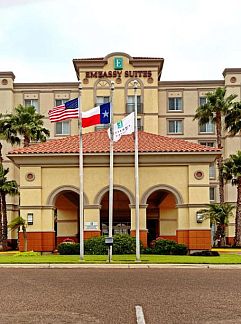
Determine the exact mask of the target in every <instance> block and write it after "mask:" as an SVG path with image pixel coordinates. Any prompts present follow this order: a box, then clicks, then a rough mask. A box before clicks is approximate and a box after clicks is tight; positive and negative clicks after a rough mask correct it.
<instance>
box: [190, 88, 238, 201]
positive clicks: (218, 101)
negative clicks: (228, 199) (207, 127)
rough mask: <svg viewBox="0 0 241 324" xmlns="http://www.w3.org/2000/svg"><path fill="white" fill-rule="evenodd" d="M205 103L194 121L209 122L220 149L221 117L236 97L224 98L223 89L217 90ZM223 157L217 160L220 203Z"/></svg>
mask: <svg viewBox="0 0 241 324" xmlns="http://www.w3.org/2000/svg"><path fill="white" fill-rule="evenodd" d="M206 96H207V101H206V103H205V104H204V105H201V106H200V107H198V108H197V110H196V114H195V116H194V119H198V121H199V124H200V125H204V124H206V123H208V122H209V121H211V122H213V123H214V124H215V126H216V139H217V147H218V148H219V149H221V148H222V116H225V115H226V113H227V111H228V109H229V108H230V107H231V106H232V105H233V100H234V99H235V98H236V97H237V95H233V94H231V95H229V96H226V89H225V88H220V87H219V88H217V89H215V91H213V92H208V93H207V94H206ZM222 165H223V157H222V156H220V157H219V158H218V159H217V166H218V175H219V176H218V178H219V199H220V203H224V181H223V177H222Z"/></svg>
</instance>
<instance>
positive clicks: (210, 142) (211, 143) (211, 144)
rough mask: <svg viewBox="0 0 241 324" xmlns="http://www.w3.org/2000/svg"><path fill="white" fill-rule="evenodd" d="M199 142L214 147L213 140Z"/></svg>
mask: <svg viewBox="0 0 241 324" xmlns="http://www.w3.org/2000/svg"><path fill="white" fill-rule="evenodd" d="M199 144H201V145H205V146H209V147H215V144H216V143H215V141H199Z"/></svg>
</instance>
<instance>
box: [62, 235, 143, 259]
mask: <svg viewBox="0 0 241 324" xmlns="http://www.w3.org/2000/svg"><path fill="white" fill-rule="evenodd" d="M79 249H80V246H79V243H61V244H59V245H58V252H59V254H79V253H80V250H79ZM140 249H141V251H142V250H143V247H142V244H140ZM84 253H85V254H94V255H105V254H106V255H107V254H108V247H107V245H106V244H105V236H99V237H92V238H90V239H88V240H85V241H84ZM135 253H136V239H135V237H131V236H130V235H128V234H118V235H114V236H113V254H135Z"/></svg>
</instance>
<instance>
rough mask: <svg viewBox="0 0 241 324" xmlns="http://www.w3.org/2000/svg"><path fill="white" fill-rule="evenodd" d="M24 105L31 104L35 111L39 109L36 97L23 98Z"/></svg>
mask: <svg viewBox="0 0 241 324" xmlns="http://www.w3.org/2000/svg"><path fill="white" fill-rule="evenodd" d="M24 105H25V106H26V107H30V106H33V107H34V108H35V110H36V111H37V112H38V111H39V107H38V100H37V99H25V100H24Z"/></svg>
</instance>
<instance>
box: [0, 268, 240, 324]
mask: <svg viewBox="0 0 241 324" xmlns="http://www.w3.org/2000/svg"><path fill="white" fill-rule="evenodd" d="M0 280H1V289H0V291H1V295H0V297H1V312H0V324H15V323H28V324H29V323H44V324H46V323H56V324H61V323H81V324H86V323H88V324H90V323H91V324H95V323H104V324H105V323H108V324H110V323H111V324H115V323H118V324H119V323H124V324H125V323H128V324H129V323H136V312H135V306H137V305H139V306H141V307H142V309H143V313H144V317H145V323H146V324H162V323H168V324H169V323H178V324H179V323H185V324H187V323H200V324H202V323H208V324H211V323H215V324H217V323H241V270H220V269H218V270H214V269H0Z"/></svg>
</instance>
